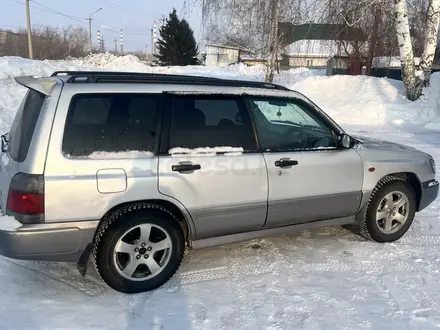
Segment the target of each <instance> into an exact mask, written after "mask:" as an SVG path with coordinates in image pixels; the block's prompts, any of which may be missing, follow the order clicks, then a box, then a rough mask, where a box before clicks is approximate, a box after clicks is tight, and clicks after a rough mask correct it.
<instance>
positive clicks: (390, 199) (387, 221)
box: [361, 176, 417, 243]
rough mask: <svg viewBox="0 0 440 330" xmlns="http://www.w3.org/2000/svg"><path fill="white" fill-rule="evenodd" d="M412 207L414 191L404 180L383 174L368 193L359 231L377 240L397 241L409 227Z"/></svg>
mask: <svg viewBox="0 0 440 330" xmlns="http://www.w3.org/2000/svg"><path fill="white" fill-rule="evenodd" d="M416 207H417V201H416V194H415V192H414V190H413V188H412V187H411V185H410V184H409V183H408V182H406V181H405V180H403V179H401V178H398V177H393V176H388V177H385V178H383V179H382V180H381V181H380V182H379V183H378V185H377V186H376V188H375V189H374V190H373V192H372V194H371V196H370V200H369V202H368V206H367V209H366V213H365V218H364V221H363V224H362V226H361V235H362V236H364V237H366V238H368V239H371V240H373V241H376V242H379V243H388V242H394V241H397V240H398V239H399V238H401V237H402V236H403V235H404V234H405V233H406V232H407V231H408V229H409V228H410V226H411V224H412V222H413V220H414V216H415V212H416Z"/></svg>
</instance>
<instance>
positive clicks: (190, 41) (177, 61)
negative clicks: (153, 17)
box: [156, 9, 199, 66]
mask: <svg viewBox="0 0 440 330" xmlns="http://www.w3.org/2000/svg"><path fill="white" fill-rule="evenodd" d="M159 34H160V39H159V40H158V41H157V48H158V52H159V54H158V55H156V57H157V59H158V60H159V63H160V65H162V66H168V65H180V66H182V65H197V64H199V61H198V59H197V54H198V52H199V51H198V47H197V44H196V40H195V38H194V32H193V30H192V29H191V27H190V26H189V24H188V22H187V21H186V20H185V19H182V20H180V19H179V18H178V17H177V13H176V10H175V9H173V11H172V12H171V13H170V15H169V17H168V19H167V22H166V24H165V25H164V26H162V27H161V28H160V31H159Z"/></svg>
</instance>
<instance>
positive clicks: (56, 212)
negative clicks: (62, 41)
mask: <svg viewBox="0 0 440 330" xmlns="http://www.w3.org/2000/svg"><path fill="white" fill-rule="evenodd" d="M16 81H17V82H18V83H19V84H20V85H22V86H25V87H26V88H27V89H28V91H27V94H26V96H25V98H24V99H23V102H22V104H21V106H20V108H19V110H18V112H17V115H16V117H15V120H14V122H13V125H12V127H11V129H10V131H9V132H7V133H5V134H4V135H3V136H2V139H1V149H2V155H1V162H0V191H1V210H2V213H3V214H4V215H7V216H10V217H14V218H15V220H16V221H18V222H19V223H20V225H19V226H18V228H14V229H11V228H9V229H6V228H4V230H0V253H1V254H2V255H4V256H6V257H9V258H15V259H27V260H52V261H64V262H76V263H77V265H78V269H79V271H80V272H81V274H82V275H84V276H85V275H86V272H87V265H88V263H89V260H90V259H92V260H93V262H94V264H95V266H96V269H97V271H98V273H99V274H100V276H101V277H102V279H103V280H104V281H105V282H106V283H107V284H108V285H109V286H110V287H111V288H113V289H115V290H118V291H120V292H125V293H137V292H143V291H148V290H153V289H156V288H158V287H160V286H161V285H163V284H164V283H165V282H167V281H168V280H169V279H170V278H171V277H172V276H173V275H174V274H175V273H176V271H177V270H178V268H179V266H180V264H181V262H182V258H183V255H184V251H185V249H187V248H188V249H195V248H203V247H209V246H214V245H220V244H227V243H233V242H239V241H245V240H250V239H254V238H260V237H264V236H269V235H279V234H286V233H291V232H295V231H301V230H305V229H310V228H319V227H326V226H345V227H346V228H349V229H350V230H352V231H353V232H356V233H358V234H360V235H362V236H363V237H365V238H366V239H370V240H373V241H376V242H379V243H386V242H393V241H396V240H398V239H399V238H400V237H402V235H404V234H405V233H406V232H407V230H408V228H409V227H410V226H411V223H412V222H413V219H414V215H415V213H416V212H418V211H421V210H422V209H424V208H426V207H427V206H428V205H429V204H430V203H432V202H433V201H434V200H435V199H436V198H437V195H438V189H439V186H438V182H437V181H436V179H435V173H436V165H435V162H434V160H433V158H432V157H431V156H430V155H429V154H426V153H424V152H421V151H418V150H416V149H414V148H411V147H406V146H403V145H398V144H394V143H389V142H385V141H377V140H372V139H367V138H360V137H353V136H350V135H349V134H347V133H346V132H344V130H343V129H342V128H341V127H339V126H338V125H337V124H336V123H335V122H334V121H333V120H332V119H331V118H330V117H329V116H328V115H326V114H325V113H324V112H323V111H322V110H321V109H319V108H318V106H316V105H315V104H314V103H313V102H312V101H310V100H309V99H308V98H306V97H305V96H303V95H302V94H300V93H298V92H295V91H291V90H289V89H287V88H285V87H282V86H278V85H275V84H266V83H260V82H250V81H236V80H226V79H216V78H205V77H197V76H183V75H159V74H141V73H123V72H92V71H79V72H73V71H66V72H55V73H54V74H53V75H52V76H51V77H28V76H26V77H17V78H16ZM1 219H9V218H7V217H4V218H0V228H2V225H1V221H2V220H1ZM15 220H14V221H15ZM3 221H6V220H3Z"/></svg>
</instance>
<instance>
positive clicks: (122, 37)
mask: <svg viewBox="0 0 440 330" xmlns="http://www.w3.org/2000/svg"><path fill="white" fill-rule="evenodd" d="M121 54H124V35H123V34H122V29H121Z"/></svg>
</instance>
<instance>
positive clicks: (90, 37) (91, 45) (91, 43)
mask: <svg viewBox="0 0 440 330" xmlns="http://www.w3.org/2000/svg"><path fill="white" fill-rule="evenodd" d="M27 1H29V0H27ZM100 10H102V8H99V9H98V10H96V11H94V12H93V13H91V14H90V15H89V18H87V20H88V21H89V43H90V45H89V47H90V55H92V51H93V42H92V15H94V14H96V13H97V12H98V11H100Z"/></svg>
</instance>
